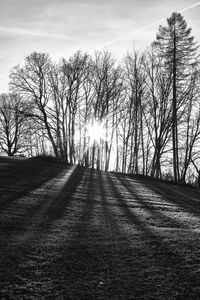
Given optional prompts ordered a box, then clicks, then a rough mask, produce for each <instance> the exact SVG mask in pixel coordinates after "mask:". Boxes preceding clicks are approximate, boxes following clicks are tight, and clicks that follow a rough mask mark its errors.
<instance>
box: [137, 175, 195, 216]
mask: <svg viewBox="0 0 200 300" xmlns="http://www.w3.org/2000/svg"><path fill="white" fill-rule="evenodd" d="M141 182H143V184H145V185H146V186H147V187H149V188H150V189H151V190H152V191H155V192H156V193H157V194H159V195H164V197H165V200H166V201H168V202H169V203H171V204H175V205H177V206H179V208H180V209H182V210H183V211H185V212H188V213H190V214H191V215H193V216H197V217H199V216H200V192H199V191H198V190H196V189H193V188H189V187H185V186H184V187H182V186H178V185H175V184H170V183H162V182H159V181H157V180H155V181H153V180H145V179H144V180H142V179H141Z"/></svg>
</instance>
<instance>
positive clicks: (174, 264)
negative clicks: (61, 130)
mask: <svg viewBox="0 0 200 300" xmlns="http://www.w3.org/2000/svg"><path fill="white" fill-rule="evenodd" d="M3 161H4V160H2V161H0V168H1V169H0V172H1V173H0V176H1V179H2V181H1V183H0V188H1V192H2V195H3V198H1V201H0V205H1V210H0V236H1V244H0V259H1V261H0V299H152V300H153V299H200V239H199V235H200V193H199V192H198V191H197V190H193V189H188V188H185V187H184V188H183V187H178V186H173V185H167V184H164V183H159V182H154V181H151V180H150V179H149V180H142V179H138V178H131V177H128V176H123V175H117V174H109V173H104V172H98V171H92V170H88V169H84V168H81V167H75V166H61V165H56V164H49V163H46V162H37V161H35V162H34V164H33V162H30V161H29V160H23V161H22V160H20V161H19V160H14V161H9V163H8V164H7V165H5V164H4V163H3ZM7 162H8V161H7ZM30 167H31V168H32V170H29V168H30ZM20 170H22V172H20ZM6 174H7V175H6ZM8 174H9V176H8ZM6 176H7V178H6ZM2 199H3V200H2Z"/></svg>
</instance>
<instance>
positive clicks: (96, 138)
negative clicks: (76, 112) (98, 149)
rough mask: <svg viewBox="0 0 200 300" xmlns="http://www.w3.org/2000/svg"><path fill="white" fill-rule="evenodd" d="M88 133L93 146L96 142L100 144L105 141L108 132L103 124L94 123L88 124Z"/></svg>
mask: <svg viewBox="0 0 200 300" xmlns="http://www.w3.org/2000/svg"><path fill="white" fill-rule="evenodd" d="M86 131H87V136H88V138H89V142H90V143H91V144H93V143H94V142H97V143H99V142H100V141H101V140H104V139H105V136H106V131H105V128H104V125H103V123H101V122H98V121H93V122H92V123H88V125H87V126H86Z"/></svg>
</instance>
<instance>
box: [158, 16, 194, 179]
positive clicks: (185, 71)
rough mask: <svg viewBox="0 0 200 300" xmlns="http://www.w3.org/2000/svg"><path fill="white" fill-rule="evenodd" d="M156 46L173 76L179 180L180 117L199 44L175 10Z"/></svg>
mask: <svg viewBox="0 0 200 300" xmlns="http://www.w3.org/2000/svg"><path fill="white" fill-rule="evenodd" d="M154 44H155V46H156V49H157V51H158V53H159V55H161V57H162V59H163V63H164V66H165V70H166V72H170V74H171V76H172V143H173V171H174V180H175V182H177V181H179V178H180V175H179V159H178V157H179V153H178V121H179V116H180V113H179V110H180V108H181V106H182V105H183V101H184V99H185V97H184V89H185V87H186V86H187V83H186V82H187V78H189V76H190V73H191V70H192V68H193V67H194V66H195V64H196V63H197V48H198V46H197V45H196V43H195V42H194V37H193V36H191V28H188V26H187V23H186V21H185V20H184V18H183V16H182V15H181V14H180V13H176V12H174V13H173V14H172V15H171V17H170V18H168V19H167V26H160V27H159V31H158V34H157V36H156V41H155V42H154Z"/></svg>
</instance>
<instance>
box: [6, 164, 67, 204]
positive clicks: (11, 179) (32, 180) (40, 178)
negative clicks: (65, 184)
mask: <svg viewBox="0 0 200 300" xmlns="http://www.w3.org/2000/svg"><path fill="white" fill-rule="evenodd" d="M66 168H69V166H66V165H60V164H53V163H48V162H42V161H41V162H39V161H36V160H33V159H32V160H31V159H29V160H24V161H23V160H22V161H19V160H14V159H13V160H11V159H10V160H9V159H8V163H7V164H6V166H4V167H2V166H1V168H0V175H1V187H0V208H2V207H3V208H4V207H8V206H9V205H10V204H11V203H12V202H13V201H16V200H17V199H19V198H21V197H24V196H26V195H27V194H29V193H30V192H31V191H33V190H34V189H37V188H39V187H41V186H42V185H44V184H45V183H46V182H48V181H50V180H51V179H53V178H54V177H56V176H59V174H60V173H62V172H63V170H65V169H66Z"/></svg>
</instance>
